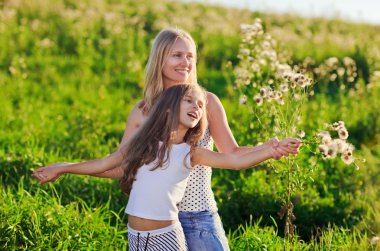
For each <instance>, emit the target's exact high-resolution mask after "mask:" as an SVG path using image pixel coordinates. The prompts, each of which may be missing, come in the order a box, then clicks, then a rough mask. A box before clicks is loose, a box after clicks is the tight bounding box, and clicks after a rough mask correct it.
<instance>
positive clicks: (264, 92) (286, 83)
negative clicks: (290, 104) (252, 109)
mask: <svg viewBox="0 0 380 251" xmlns="http://www.w3.org/2000/svg"><path fill="white" fill-rule="evenodd" d="M279 66H281V67H284V66H283V65H279ZM278 68H279V70H278V72H277V73H278V75H280V74H281V75H282V78H283V81H281V83H280V84H279V85H278V87H277V88H272V87H271V86H270V85H267V86H264V87H262V88H260V92H259V93H258V94H256V95H255V96H254V97H253V100H254V101H255V103H256V104H257V105H258V106H260V105H262V104H263V101H264V100H266V101H267V102H272V101H273V100H274V101H277V102H278V103H279V104H280V105H283V104H285V102H284V95H285V94H286V93H287V92H289V90H292V89H295V88H306V87H308V86H310V85H311V84H312V83H313V81H312V79H311V78H309V77H307V76H306V75H304V74H302V73H296V72H294V71H289V69H290V67H289V68H287V69H286V70H288V71H283V69H281V68H280V67H278ZM293 98H294V99H298V98H299V95H297V94H294V95H293Z"/></svg>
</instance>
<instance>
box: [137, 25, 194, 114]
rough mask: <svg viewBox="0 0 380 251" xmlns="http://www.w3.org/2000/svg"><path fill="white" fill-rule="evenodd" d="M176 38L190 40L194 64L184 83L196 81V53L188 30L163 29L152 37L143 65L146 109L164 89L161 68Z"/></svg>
mask: <svg viewBox="0 0 380 251" xmlns="http://www.w3.org/2000/svg"><path fill="white" fill-rule="evenodd" d="M177 39H183V40H186V41H188V42H190V45H191V47H193V48H192V49H193V57H194V65H193V67H192V70H191V72H190V76H189V78H188V79H187V80H186V83H197V68H196V61H197V54H196V45H195V42H194V39H193V38H192V37H191V35H190V34H189V33H188V32H186V31H184V30H182V29H179V28H167V29H163V30H162V31H160V33H158V34H157V36H156V38H155V39H154V43H153V45H152V48H151V50H150V53H149V59H148V63H147V64H146V67H145V84H144V101H145V105H146V108H147V110H149V109H150V108H151V107H152V106H153V104H154V103H155V101H156V99H157V98H158V97H159V96H160V94H161V92H162V91H163V90H164V82H163V79H162V69H163V67H164V65H165V62H166V60H167V58H168V55H169V53H170V52H171V49H172V47H173V45H174V43H175V42H176V41H177Z"/></svg>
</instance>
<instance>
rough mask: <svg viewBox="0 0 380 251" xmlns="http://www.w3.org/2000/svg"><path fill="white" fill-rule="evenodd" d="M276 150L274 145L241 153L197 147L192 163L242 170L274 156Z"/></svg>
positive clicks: (193, 153)
mask: <svg viewBox="0 0 380 251" xmlns="http://www.w3.org/2000/svg"><path fill="white" fill-rule="evenodd" d="M274 152H275V149H274V148H273V147H272V146H266V147H262V148H261V149H259V150H257V151H251V152H248V153H245V154H240V155H236V154H232V153H219V152H213V151H211V150H208V149H205V148H195V149H194V151H193V152H192V155H191V165H192V166H195V165H204V166H212V167H215V168H222V169H234V170H241V169H246V168H249V167H251V166H255V165H257V164H259V163H261V162H263V161H265V160H267V159H270V158H273V154H274Z"/></svg>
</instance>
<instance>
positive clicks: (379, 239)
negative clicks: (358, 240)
mask: <svg viewBox="0 0 380 251" xmlns="http://www.w3.org/2000/svg"><path fill="white" fill-rule="evenodd" d="M379 241H380V237H379V236H375V237H372V239H371V244H372V245H376V244H377V243H378V242H379Z"/></svg>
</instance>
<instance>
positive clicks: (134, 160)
mask: <svg viewBox="0 0 380 251" xmlns="http://www.w3.org/2000/svg"><path fill="white" fill-rule="evenodd" d="M194 92H196V94H197V95H202V96H201V98H202V99H203V101H204V105H203V107H202V108H201V109H203V116H202V117H201V118H200V120H199V122H198V124H197V125H196V126H195V127H193V128H189V129H188V130H187V132H186V134H185V136H184V139H183V140H184V142H186V143H188V144H189V145H190V146H191V149H192V150H193V149H194V148H195V147H196V145H197V142H198V140H200V139H201V138H203V135H204V132H205V130H206V128H207V118H206V117H207V114H206V108H205V107H206V103H205V102H206V94H205V92H204V91H203V89H202V88H201V87H200V86H199V85H198V84H180V85H175V86H172V87H170V88H168V89H167V90H165V91H164V92H163V93H162V94H161V95H160V97H159V98H158V100H157V102H156V103H155V104H154V106H153V107H152V109H151V110H150V111H149V116H148V119H147V121H146V122H145V123H144V125H143V126H142V127H141V128H140V129H139V131H138V132H137V133H136V134H135V135H134V136H133V137H132V138H131V140H130V141H129V142H128V143H127V144H126V145H125V146H124V147H123V148H122V153H123V161H122V164H121V167H122V168H123V170H124V175H123V178H122V179H121V180H120V185H121V189H122V190H123V192H124V193H126V194H129V193H130V191H131V189H132V184H133V182H134V181H135V177H136V174H137V170H138V169H139V168H140V167H141V166H142V165H144V164H149V163H151V162H152V161H155V160H157V161H155V163H154V166H153V168H152V169H151V170H155V169H157V168H158V167H160V166H163V165H164V164H165V163H166V162H167V161H168V158H169V154H167V153H169V152H170V151H171V147H172V141H171V140H172V135H173V132H176V131H177V130H178V126H179V117H180V107H181V101H182V99H183V98H184V96H185V95H189V94H190V95H194ZM160 141H161V142H162V144H161V146H160V144H159V142H160Z"/></svg>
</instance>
